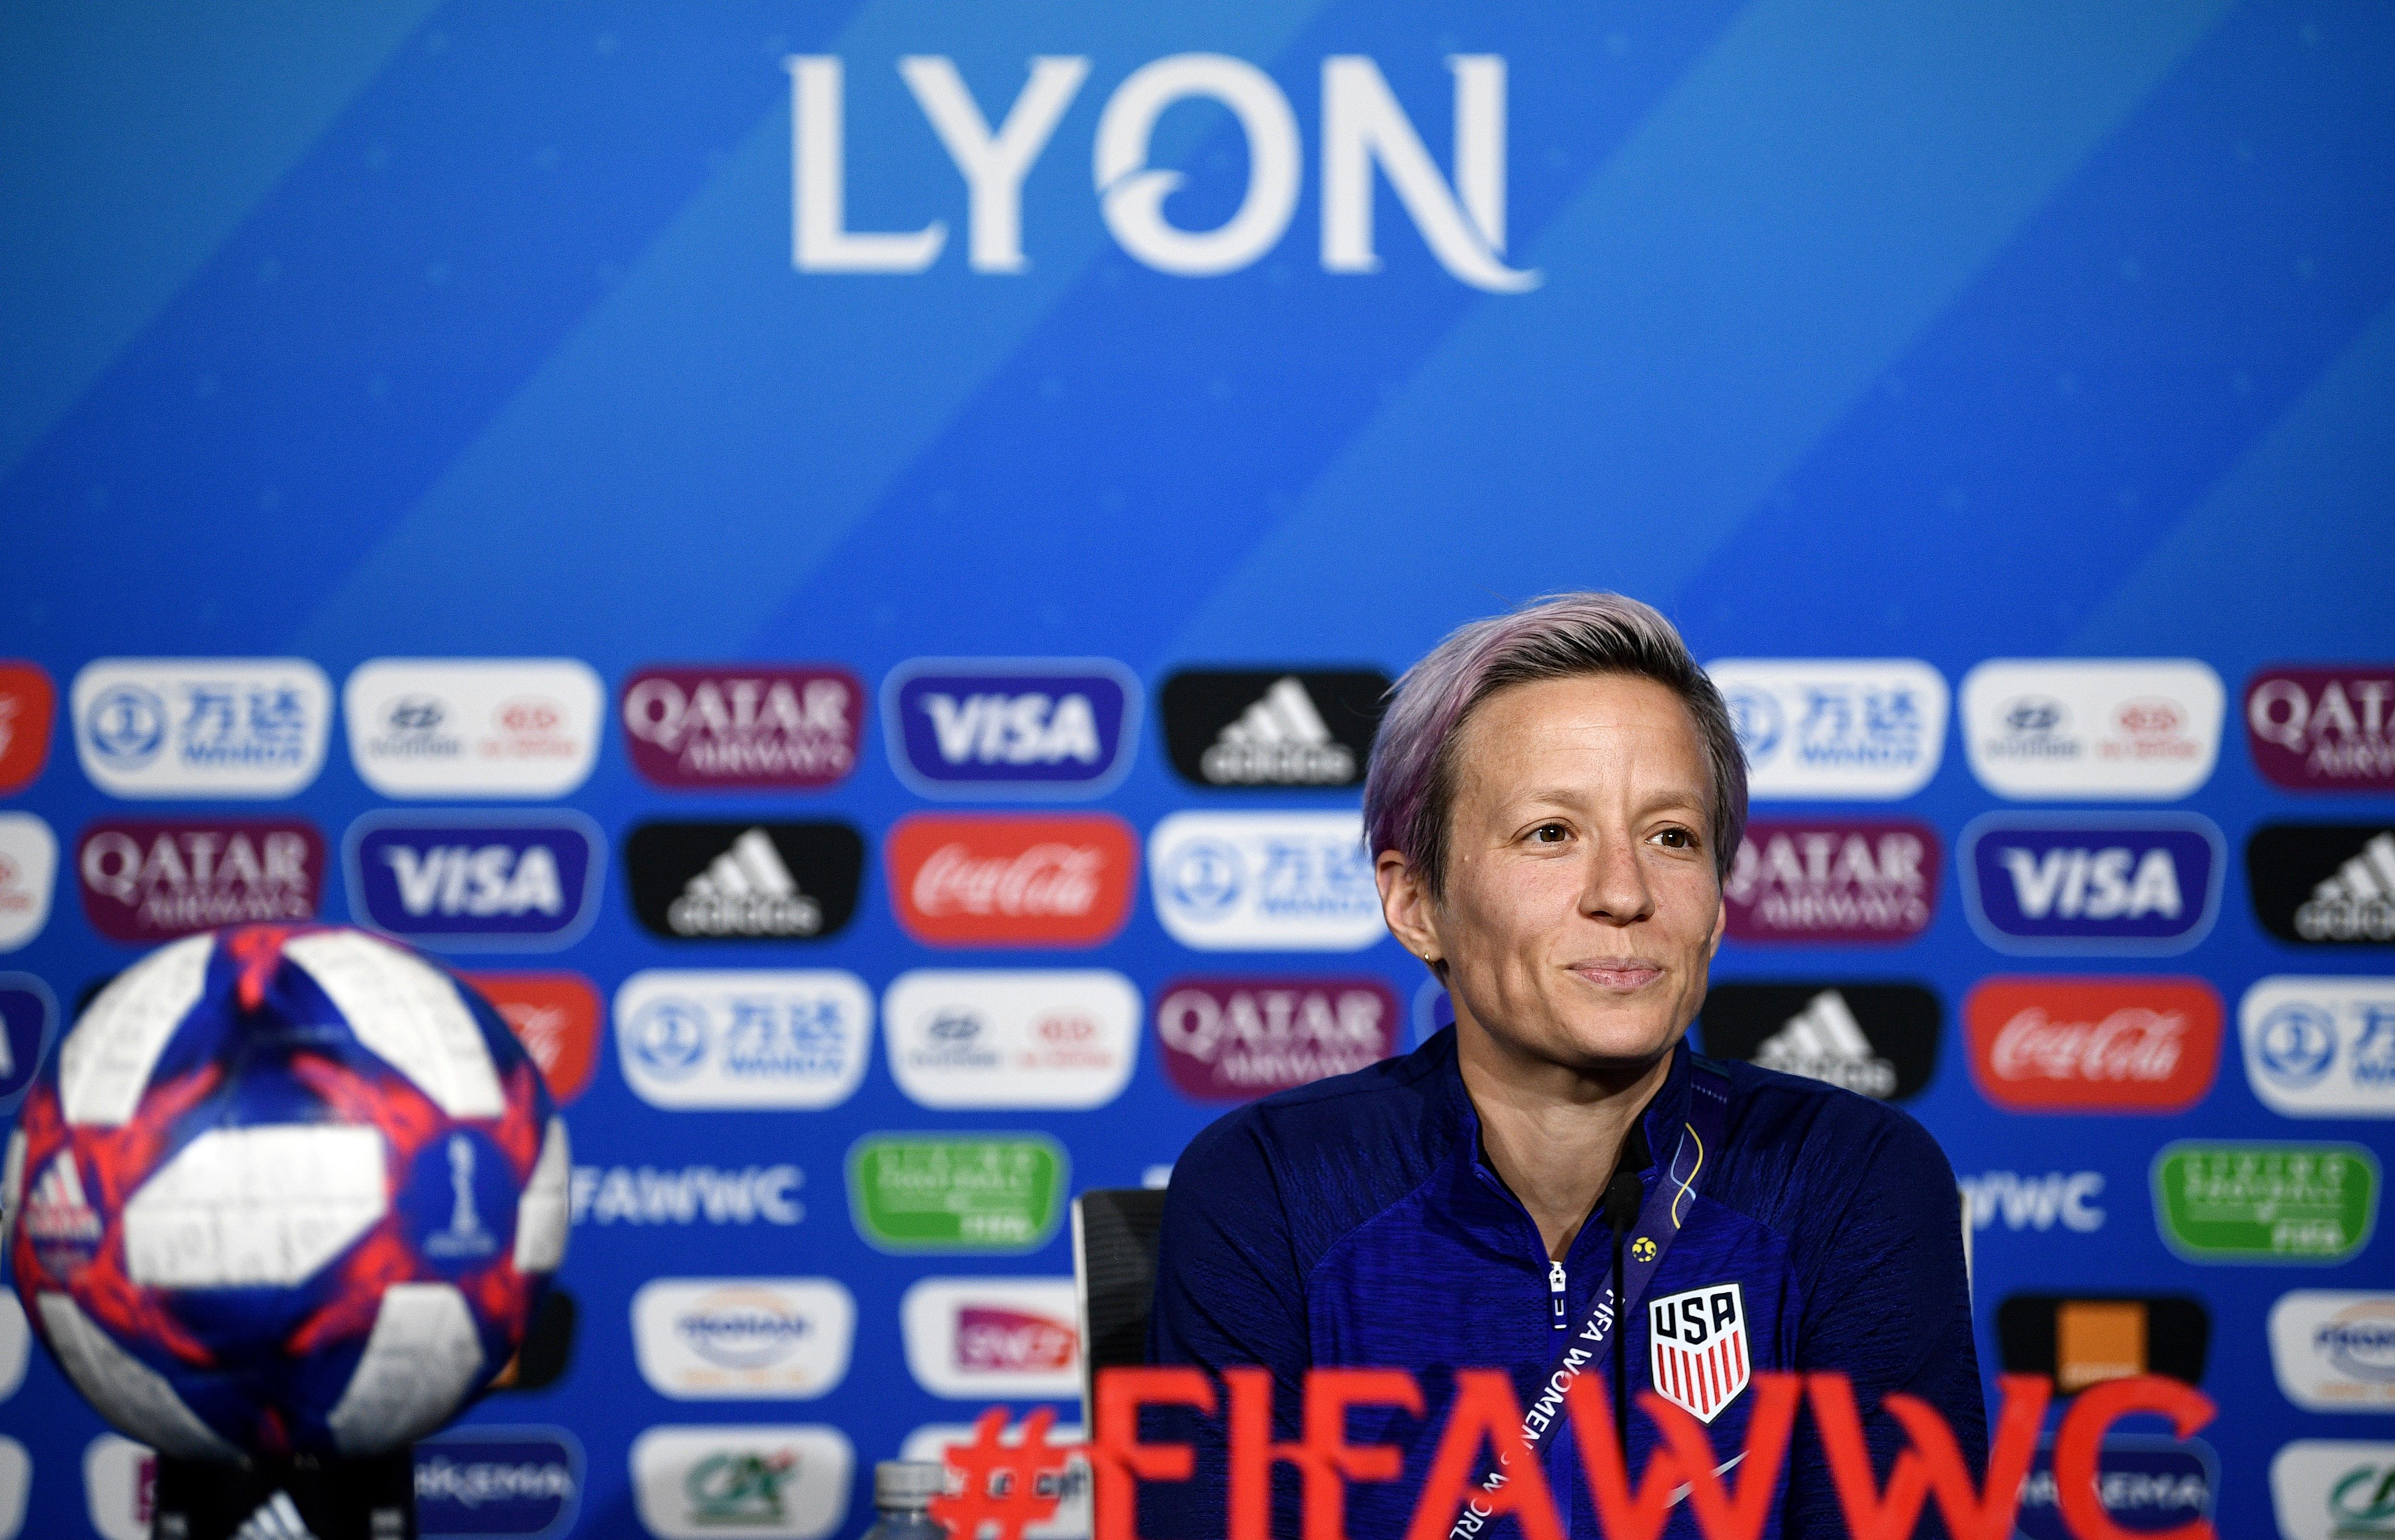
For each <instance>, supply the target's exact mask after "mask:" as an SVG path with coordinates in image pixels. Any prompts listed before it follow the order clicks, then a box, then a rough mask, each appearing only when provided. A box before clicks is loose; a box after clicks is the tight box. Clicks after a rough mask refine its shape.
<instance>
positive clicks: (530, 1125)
mask: <svg viewBox="0 0 2395 1540" xmlns="http://www.w3.org/2000/svg"><path fill="white" fill-rule="evenodd" d="M570 1170H571V1156H570V1155H569V1153H568V1150H567V1146H566V1137H565V1126H564V1124H563V1122H562V1121H560V1120H559V1119H558V1118H557V1117H556V1115H555V1111H554V1109H553V1108H552V1106H551V1103H550V1100H549V1090H548V1088H547V1087H546V1086H545V1085H544V1084H543V1083H542V1082H541V1077H540V1072H539V1070H538V1069H537V1068H536V1066H535V1065H534V1064H533V1062H532V1059H531V1057H530V1056H529V1055H527V1054H526V1053H525V1052H524V1050H523V1047H522V1045H521V1044H519V1043H518V1042H517V1041H516V1040H515V1038H514V1036H513V1035H512V1034H511V1033H509V1030H508V1028H507V1026H506V1024H505V1023H504V1022H503V1021H502V1020H501V1019H500V1017H499V1016H498V1014H497V1013H496V1011H494V1010H493V1009H492V1008H491V1006H490V1005H489V1003H488V1002H485V1001H483V999H482V998H481V997H480V996H479V995H477V994H476V993H475V992H474V991H473V990H472V989H469V988H467V987H466V986H464V985H461V984H460V983H458V982H457V980H456V979H455V978H453V977H452V976H449V975H448V974H446V973H444V972H443V970H442V969H440V968H439V967H437V966H436V965H434V964H433V963H430V962H427V961H426V960H425V959H423V958H422V957H419V956H417V954H416V953H414V952H412V951H409V950H407V949H404V948H402V947H399V946H396V945H393V944H392V943H390V942H389V941H385V940H382V939H380V938H379V937H377V936H369V935H366V934H365V933H364V932H362V931H356V930H351V929H346V928H340V927H302V928H290V927H274V926H252V927H247V928H244V929H238V930H229V931H223V932H219V933H217V934H215V935H211V936H192V937H189V938H188V939H185V940H181V941H178V942H175V943H174V944H172V945H170V946H167V947H165V948H163V949H160V950H158V951H156V952H154V953H152V955H151V956H149V957H147V958H144V959H143V960H142V961H141V962H139V963H136V964H135V965H134V966H133V967H131V968H128V969H126V971H125V972H124V973H123V974H121V975H119V976H117V977H116V978H115V979H114V981H112V983H110V984H109V985H108V987H107V988H106V989H104V990H102V991H101V992H100V994H99V997H98V998H97V999H95V1000H94V1001H93V1002H92V1003H91V1005H90V1007H89V1008H88V1009H87V1010H86V1011H85V1012H84V1014H83V1016H82V1019H81V1020H79V1021H78V1022H77V1023H76V1024H75V1027H74V1029H73V1031H71V1032H70V1033H69V1034H68V1035H67V1036H66V1038H65V1040H64V1041H63V1042H60V1045H59V1048H58V1051H57V1053H56V1054H55V1055H53V1056H52V1058H51V1060H50V1062H49V1063H48V1064H46V1066H44V1068H43V1070H42V1073H41V1076H40V1078H39V1079H38V1081H37V1082H36V1083H35V1085H34V1087H33V1092H32V1094H31V1095H29V1096H28V1097H27V1099H26V1101H25V1104H24V1109H23V1113H22V1116H21V1118H20V1123H19V1127H18V1129H17V1131H16V1133H15V1134H13V1135H11V1136H10V1138H9V1141H8V1146H7V1164H6V1167H5V1170H0V1240H5V1243H6V1245H7V1255H8V1257H9V1260H10V1263H11V1265H12V1268H13V1272H14V1277H15V1280H16V1286H17V1291H18V1294H19V1295H20V1297H21V1299H22V1300H23V1303H24V1307H25V1313H26V1316H27V1317H28V1318H29V1320H30V1321H32V1323H33V1328H34V1330H35V1331H36V1332H37V1333H38V1334H40V1336H41V1338H42V1340H43V1342H44V1343H45V1344H46V1346H47V1347H48V1348H49V1350H50V1352H51V1353H52V1354H53V1355H54V1356H55V1357H56V1358H57V1360H58V1362H59V1365H60V1368H61V1369H62V1370H63V1371H64V1372H65V1374H66V1375H67V1377H68V1378H69V1379H70V1380H72V1381H73V1383H74V1385H75V1387H76V1388H77V1389H79V1390H81V1391H82V1392H83V1394H84V1395H85V1397H86V1398H87V1399H88V1400H89V1401H91V1403H92V1405H93V1406H95V1407H97V1408H98V1409H99V1412H100V1414H102V1415H103V1416H105V1417H106V1418H107V1419H108V1420H109V1421H110V1422H112V1423H113V1424H115V1425H116V1427H118V1428H120V1429H121V1430H122V1431H124V1432H125V1433H126V1434H127V1435H128V1436H130V1437H132V1438H134V1439H137V1440H140V1441H142V1442H144V1443H147V1444H150V1445H152V1446H153V1447H154V1448H156V1449H157V1450H158V1451H160V1453H161V1454H164V1455H166V1456H168V1457H169V1458H170V1459H179V1460H182V1461H250V1462H253V1463H254V1462H259V1461H263V1462H266V1463H269V1464H273V1463H276V1462H280V1463H281V1464H282V1465H283V1466H284V1467H288V1466H289V1465H290V1464H291V1463H292V1462H295V1461H296V1462H298V1463H299V1464H300V1465H303V1466H309V1467H313V1466H314V1465H316V1464H317V1463H318V1462H324V1461H335V1462H337V1461H341V1460H352V1461H354V1460H360V1459H364V1458H368V1457H373V1456H377V1455H390V1454H392V1453H393V1452H395V1451H404V1446H405V1445H406V1444H408V1443H409V1442H410V1441H412V1440H415V1439H417V1438H420V1437H422V1436H423V1435H425V1434H427V1433H430V1432H431V1431H432V1430H434V1429H435V1428H437V1427H441V1426H442V1425H443V1423H445V1422H447V1421H448V1420H449V1418H450V1417H452V1416H453V1415H455V1414H457V1411H458V1410H459V1409H460V1408H461V1407H463V1406H464V1405H465V1404H466V1403H467V1402H468V1401H470V1399H471V1398H472V1397H473V1396H475V1395H476V1394H477V1393H478V1392H480V1391H481V1390H482V1389H483V1388H484V1387H486V1386H488V1385H489V1384H490V1382H491V1380H492V1378H493V1376H495V1375H496V1374H498V1373H499V1371H500V1370H501V1369H502V1368H504V1367H505V1366H506V1365H507V1363H508V1362H509V1360H510V1359H511V1358H512V1357H513V1355H514V1354H515V1352H516V1350H517V1348H518V1347H521V1346H522V1345H523V1339H524V1334H525V1331H526V1328H527V1325H528V1323H529V1322H530V1321H531V1318H532V1314H533V1310H534V1308H535V1307H536V1305H537V1304H538V1303H539V1299H540V1295H541V1294H542V1292H543V1291H544V1290H545V1289H546V1288H547V1286H548V1282H549V1276H550V1274H552V1273H553V1272H554V1271H555V1270H556V1268H557V1266H558V1263H559V1262H560V1260H561V1259H562V1256H563V1255H564V1250H565V1235H566V1228H567V1220H568V1215H567V1198H566V1188H567V1179H568V1175H569V1173H570ZM163 1480H164V1478H163V1475H162V1486H163ZM162 1496H163V1491H162Z"/></svg>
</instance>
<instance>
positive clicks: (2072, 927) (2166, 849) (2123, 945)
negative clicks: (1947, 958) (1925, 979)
mask: <svg viewBox="0 0 2395 1540" xmlns="http://www.w3.org/2000/svg"><path fill="white" fill-rule="evenodd" d="M1963 839H1964V849H1965V858H1964V860H1963V861H1962V862H1961V863H1960V864H1961V866H1962V869H1963V896H1964V901H1965V907H1966V908H1967V909H1968V910H1969V912H1970V916H1971V923H1972V925H1973V927H1974V928H1975V929H1977V930H1978V932H1979V935H1980V937H1981V939H1983V940H1985V941H1986V942H1987V943H1988V944H1989V945H1990V946H1991V947H1994V948H1995V949H1998V950H1999V951H2009V952H2017V953H2036V952H2062V953H2077V954H2081V955H2100V954H2104V953H2146V954H2150V955H2161V954H2167V953H2173V952H2181V951H2185V950H2187V949H2189V948H2190V947H2192V946H2194V945H2195V944H2196V943H2197V942H2199V941H2201V940H2202V939H2203V936H2204V935H2205V933H2207V932H2208V931H2210V930H2211V928H2212V922H2213V919H2214V917H2215V915H2216V913H2217V912H2218V909H2219V905H2220V884H2221V877H2222V872H2223V870H2224V868H2225V866H2226V861H2225V859H2224V857H2223V855H2222V850H2223V847H2222V843H2221V838H2220V831H2219V830H2217V829H2216V828H2214V827H2213V825H2212V823H2211V822H2210V821H2209V820H2208V819H2205V818H2202V817H2199V816H2195V815H2193V814H2146V815H2142V816H2138V815H2120V816H2111V817H2107V816H2093V815H2074V814H2052V815H2048V816H2044V817H2031V816H2018V815H2011V814H1991V815H1989V816H1985V817H1982V818H1980V819H1978V821H1977V822H1975V823H1973V824H1972V825H1971V827H1970V828H1969V829H1967V830H1965V831H1964V835H1963Z"/></svg>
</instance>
